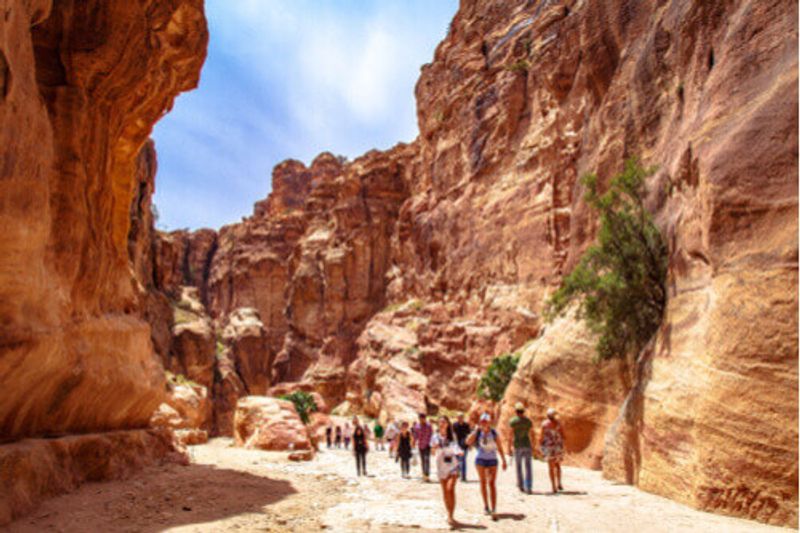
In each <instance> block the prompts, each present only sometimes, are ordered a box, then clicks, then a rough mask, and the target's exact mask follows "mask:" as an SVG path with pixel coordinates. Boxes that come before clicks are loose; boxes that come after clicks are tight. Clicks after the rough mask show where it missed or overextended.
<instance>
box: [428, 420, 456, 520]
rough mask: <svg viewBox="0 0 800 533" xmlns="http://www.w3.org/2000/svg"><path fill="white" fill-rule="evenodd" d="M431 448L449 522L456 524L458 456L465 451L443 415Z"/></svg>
mask: <svg viewBox="0 0 800 533" xmlns="http://www.w3.org/2000/svg"><path fill="white" fill-rule="evenodd" d="M431 448H432V450H433V452H434V453H435V454H436V473H437V474H438V477H439V483H440V484H441V485H442V497H443V498H444V506H445V509H447V523H448V524H450V525H451V526H454V525H455V524H456V521H455V518H453V513H454V512H455V510H456V483H457V482H458V476H459V473H460V471H461V468H460V463H459V462H458V456H459V455H462V454H463V453H464V452H463V451H462V450H461V447H460V446H459V445H458V440H457V439H455V437H454V435H453V427H452V425H451V424H450V419H449V418H447V417H446V416H443V417H441V418H440V419H439V427H438V430H437V431H436V433H435V434H434V435H433V438H432V439H431Z"/></svg>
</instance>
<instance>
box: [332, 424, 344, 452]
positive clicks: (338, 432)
mask: <svg viewBox="0 0 800 533" xmlns="http://www.w3.org/2000/svg"><path fill="white" fill-rule="evenodd" d="M334 444H335V445H336V447H337V448H341V447H342V426H336V437H335V439H334Z"/></svg>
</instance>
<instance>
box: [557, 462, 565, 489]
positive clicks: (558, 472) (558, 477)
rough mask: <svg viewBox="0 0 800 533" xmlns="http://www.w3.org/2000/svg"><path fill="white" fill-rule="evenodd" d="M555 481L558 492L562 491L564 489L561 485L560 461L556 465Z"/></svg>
mask: <svg viewBox="0 0 800 533" xmlns="http://www.w3.org/2000/svg"><path fill="white" fill-rule="evenodd" d="M556 481H557V482H558V490H564V487H563V486H562V485H561V461H558V462H557V463H556Z"/></svg>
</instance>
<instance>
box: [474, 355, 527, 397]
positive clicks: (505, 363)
mask: <svg viewBox="0 0 800 533" xmlns="http://www.w3.org/2000/svg"><path fill="white" fill-rule="evenodd" d="M518 363H519V354H506V355H501V356H499V357H495V358H494V359H493V360H492V362H491V364H490V365H489V368H487V369H486V373H485V374H484V375H483V377H482V378H481V380H480V381H479V382H478V398H483V399H484V400H492V401H493V402H499V401H500V400H502V399H503V395H504V394H505V392H506V387H508V384H509V382H510V381H511V378H512V377H513V376H514V372H516V370H517V364H518Z"/></svg>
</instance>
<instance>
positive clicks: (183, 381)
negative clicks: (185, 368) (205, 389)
mask: <svg viewBox="0 0 800 533" xmlns="http://www.w3.org/2000/svg"><path fill="white" fill-rule="evenodd" d="M164 375H165V376H166V378H167V381H169V382H170V383H172V384H173V385H186V386H187V387H199V386H200V384H199V383H197V382H196V381H193V380H191V379H189V378H187V377H186V376H184V375H183V374H174V373H172V372H170V371H169V370H167V371H166V372H164Z"/></svg>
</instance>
